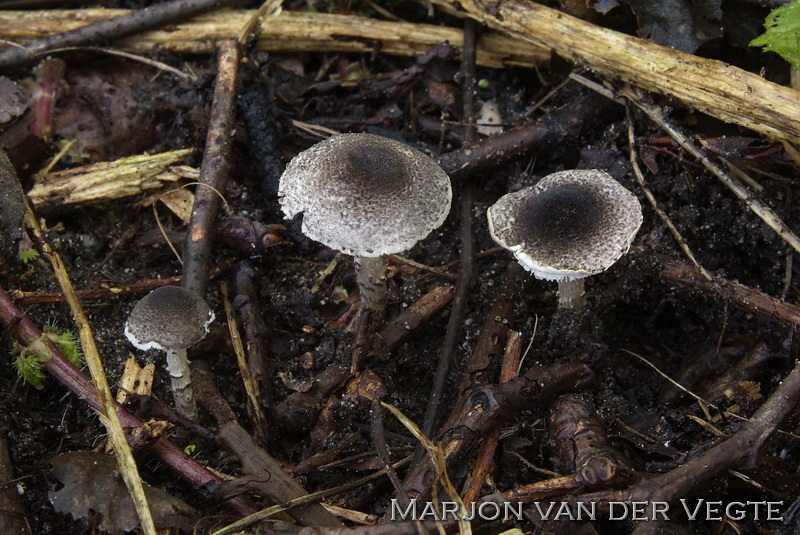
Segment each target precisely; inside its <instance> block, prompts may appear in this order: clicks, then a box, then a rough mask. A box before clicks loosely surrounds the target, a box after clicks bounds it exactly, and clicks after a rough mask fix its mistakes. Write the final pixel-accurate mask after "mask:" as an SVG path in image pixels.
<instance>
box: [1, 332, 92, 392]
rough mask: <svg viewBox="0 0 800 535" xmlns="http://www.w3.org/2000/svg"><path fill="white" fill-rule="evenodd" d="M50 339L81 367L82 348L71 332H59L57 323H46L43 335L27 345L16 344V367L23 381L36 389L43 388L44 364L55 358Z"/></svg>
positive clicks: (62, 352) (73, 362) (72, 361)
mask: <svg viewBox="0 0 800 535" xmlns="http://www.w3.org/2000/svg"><path fill="white" fill-rule="evenodd" d="M45 341H49V342H50V343H52V344H53V345H55V346H56V348H58V350H59V351H60V352H61V354H62V355H64V356H65V357H66V358H67V359H68V360H69V361H70V362H71V363H72V364H74V365H75V366H77V367H79V368H80V367H81V349H80V346H79V345H78V342H77V341H76V340H75V337H74V336H73V335H72V333H70V332H67V331H65V332H63V333H60V332H58V328H57V327H56V326H55V325H45V326H44V328H43V329H42V336H40V337H39V338H36V339H34V340H32V341H31V342H30V343H29V344H28V345H27V346H21V345H19V344H17V345H15V347H14V353H16V358H15V359H14V369H16V370H17V374H18V375H19V376H20V378H22V380H23V381H25V382H26V383H28V384H29V385H31V386H32V387H34V388H36V389H41V388H42V386H43V382H44V365H45V363H47V362H48V361H49V360H50V359H52V358H53V354H52V352H51V351H50V348H49V347H48V345H47V344H46V343H45Z"/></svg>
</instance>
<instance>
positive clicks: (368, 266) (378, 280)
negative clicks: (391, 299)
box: [354, 256, 388, 325]
mask: <svg viewBox="0 0 800 535" xmlns="http://www.w3.org/2000/svg"><path fill="white" fill-rule="evenodd" d="M354 261H355V264H356V282H358V291H359V293H360V294H361V303H360V304H359V307H358V313H359V315H361V314H364V313H365V312H366V311H369V312H370V313H371V314H372V317H371V321H370V323H372V324H373V325H377V324H379V323H380V322H381V321H383V316H384V313H385V312H386V294H387V293H388V292H387V290H386V270H385V269H384V267H383V258H382V257H380V256H377V257H367V256H356V257H354Z"/></svg>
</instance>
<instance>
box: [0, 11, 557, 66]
mask: <svg viewBox="0 0 800 535" xmlns="http://www.w3.org/2000/svg"><path fill="white" fill-rule="evenodd" d="M129 13H131V12H130V11H127V10H121V9H73V10H36V11H17V10H10V11H0V39H4V40H6V41H19V42H26V41H30V40H32V39H35V38H36V37H39V36H40V35H46V34H50V33H57V32H62V31H64V30H65V29H67V30H74V29H77V28H80V27H81V26H85V25H86V24H87V23H92V22H101V21H104V20H107V19H109V18H112V17H119V16H121V15H126V14H129ZM254 13H255V11H254V10H222V11H218V12H214V13H209V14H205V15H199V16H197V17H194V18H192V19H191V20H188V21H186V22H182V23H178V24H173V25H170V26H169V27H165V28H163V29H161V30H156V31H150V32H145V33H140V34H137V35H136V36H135V37H128V38H124V39H120V40H119V41H117V42H115V43H114V45H115V46H116V47H117V48H121V49H124V50H127V51H129V52H136V53H139V54H149V53H151V52H152V51H153V49H156V48H157V49H158V50H163V51H165V52H171V53H173V54H210V53H211V52H213V51H214V49H215V48H216V46H217V45H219V42H220V41H221V40H223V39H227V38H230V36H232V35H236V34H238V33H239V31H240V30H241V28H242V27H243V26H244V25H245V23H246V22H247V21H248V20H250V19H251V18H252V17H253V14H254ZM443 42H449V43H451V44H452V45H455V46H459V45H460V44H461V42H462V31H461V30H460V29H458V28H449V27H446V26H438V25H434V24H414V23H408V22H394V21H383V20H377V19H371V18H367V17H358V16H355V15H340V14H330V13H310V12H292V11H283V12H282V13H281V14H279V15H277V16H275V17H274V18H273V19H272V20H270V23H269V24H266V25H264V27H263V28H262V29H261V32H260V33H259V35H258V37H257V38H256V39H255V42H254V43H253V45H254V47H255V48H256V49H258V50H263V51H267V52H313V51H320V52H329V53H333V52H349V53H362V54H369V53H372V52H373V51H374V50H375V47H376V46H377V47H379V48H380V51H381V53H382V54H390V55H401V56H410V57H417V56H419V55H420V54H423V53H424V52H425V51H427V50H429V49H430V48H431V47H433V46H436V45H437V44H439V43H443ZM549 59H550V51H549V50H545V49H543V48H541V47H536V46H533V45H529V44H527V43H520V42H519V41H518V40H516V39H512V38H509V37H506V36H504V35H500V34H497V33H488V34H485V35H483V36H482V38H481V39H480V41H479V43H478V55H477V62H478V65H480V66H483V67H494V68H498V69H502V68H503V67H509V66H519V67H527V68H531V67H532V66H533V65H535V64H537V63H542V62H545V61H548V60H549Z"/></svg>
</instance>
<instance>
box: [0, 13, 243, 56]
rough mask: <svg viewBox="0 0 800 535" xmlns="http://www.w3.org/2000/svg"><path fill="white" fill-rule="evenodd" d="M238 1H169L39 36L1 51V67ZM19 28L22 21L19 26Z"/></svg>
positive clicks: (152, 26)
mask: <svg viewBox="0 0 800 535" xmlns="http://www.w3.org/2000/svg"><path fill="white" fill-rule="evenodd" d="M238 1H239V0H170V1H167V2H161V3H160V4H156V5H153V6H150V7H148V8H145V9H139V10H135V11H129V12H126V13H123V14H121V15H119V16H117V17H109V18H108V19H106V20H102V21H97V23H96V24H94V25H92V26H91V27H87V28H81V29H80V30H73V31H70V30H69V29H66V28H60V29H58V30H56V31H55V32H52V34H53V35H50V36H45V37H43V36H42V34H39V35H38V36H36V37H37V39H35V40H33V41H32V42H31V43H29V45H28V46H26V47H18V46H11V47H7V48H6V49H4V50H0V65H1V66H3V67H12V66H15V65H19V64H21V63H24V62H26V61H30V60H32V59H34V58H35V57H36V56H38V55H42V54H46V53H47V52H48V51H50V50H53V49H56V48H65V47H70V46H81V45H85V44H91V43H97V42H105V41H107V40H109V39H113V38H116V37H120V36H123V35H131V34H134V33H136V32H140V31H142V30H145V29H147V28H154V27H157V26H159V25H161V24H165V23H167V22H169V21H173V20H176V19H179V18H183V17H188V16H190V15H193V14H195V13H201V12H203V11H208V10H209V9H214V8H217V9H218V8H220V7H223V6H225V5H233V4H235V3H236V2H238ZM17 24H19V21H18V22H17Z"/></svg>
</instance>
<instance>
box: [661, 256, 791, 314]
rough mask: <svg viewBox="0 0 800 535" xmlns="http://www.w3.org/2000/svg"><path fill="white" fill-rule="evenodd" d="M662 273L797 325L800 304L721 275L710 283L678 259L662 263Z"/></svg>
mask: <svg viewBox="0 0 800 535" xmlns="http://www.w3.org/2000/svg"><path fill="white" fill-rule="evenodd" d="M661 274H662V275H663V276H664V277H665V278H666V279H668V280H670V281H672V282H674V283H677V284H680V285H681V286H685V287H687V288H693V289H697V290H701V291H703V292H705V293H707V294H709V295H711V296H715V297H717V296H718V297H721V298H722V299H723V300H724V301H725V302H726V303H730V304H732V305H734V306H737V307H739V308H742V309H744V310H749V311H752V312H755V313H756V314H759V315H761V316H765V317H768V318H772V319H773V320H777V321H780V322H781V323H785V324H787V325H790V326H800V307H798V306H796V305H793V304H791V303H787V302H785V301H781V300H779V299H776V298H774V297H772V296H770V295H767V294H765V293H763V292H759V291H758V290H754V289H752V288H750V287H748V286H745V285H744V284H740V283H738V282H733V281H730V280H727V279H724V278H722V277H714V278H713V279H712V280H711V281H710V282H709V281H707V280H705V279H703V278H701V277H702V275H701V274H700V272H699V271H697V270H696V269H695V268H693V267H691V266H689V265H688V264H684V263H681V262H675V261H672V262H665V263H664V265H663V266H662V268H661Z"/></svg>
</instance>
